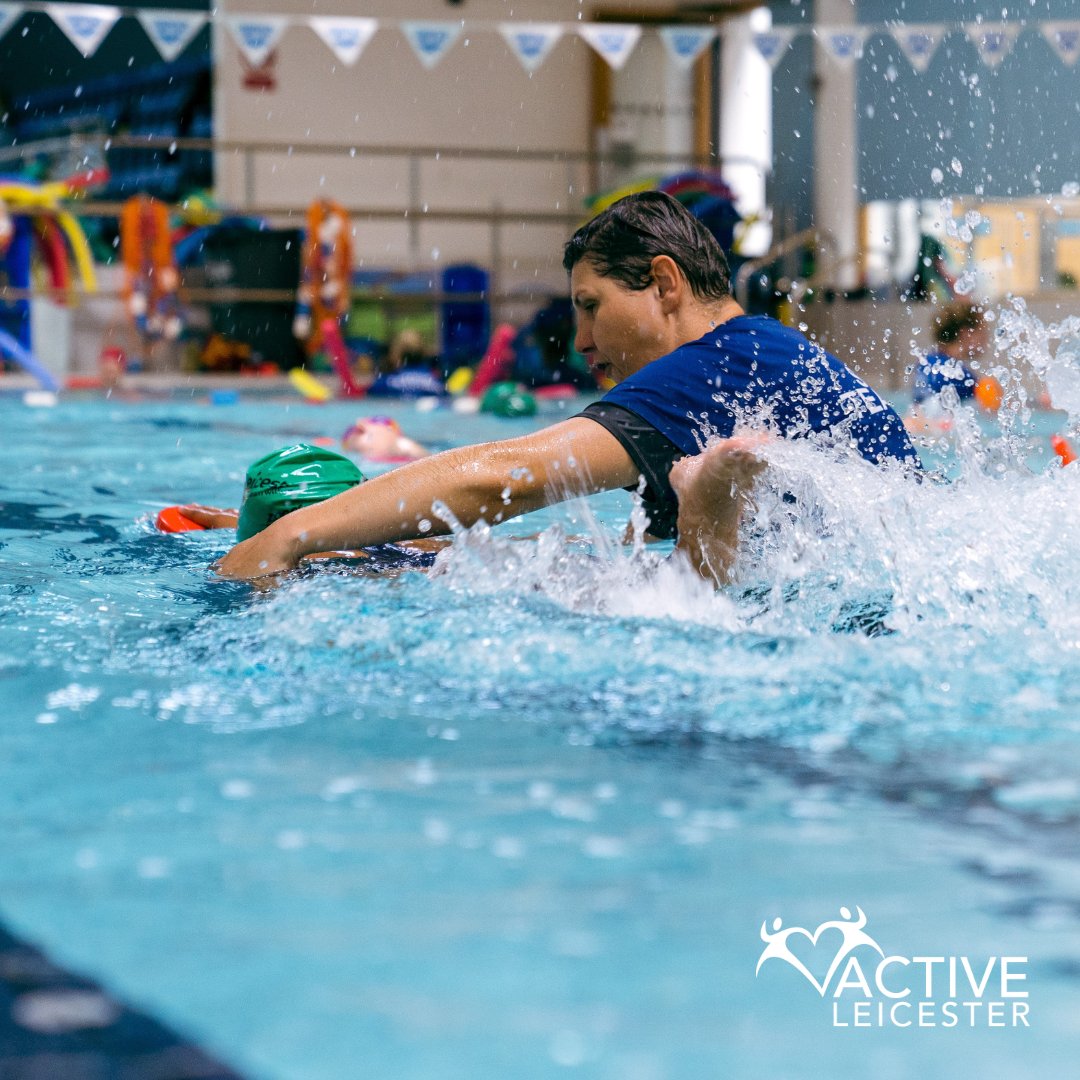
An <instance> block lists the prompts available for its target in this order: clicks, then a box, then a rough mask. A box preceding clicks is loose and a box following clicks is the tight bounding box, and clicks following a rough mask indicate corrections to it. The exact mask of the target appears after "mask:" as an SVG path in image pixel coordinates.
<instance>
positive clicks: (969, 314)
mask: <svg viewBox="0 0 1080 1080" xmlns="http://www.w3.org/2000/svg"><path fill="white" fill-rule="evenodd" d="M934 342H935V347H934V349H933V351H932V352H930V353H928V354H927V355H926V356H924V357H922V358H921V359H920V360H919V364H918V367H917V368H916V369H915V384H914V387H913V388H912V403H911V411H910V412H909V413H908V415H907V416H905V417H904V424H905V426H906V427H907V429H908V430H909V431H911V432H914V433H916V434H926V433H935V432H942V431H948V430H949V428H950V427H951V426H952V417H951V415H950V414H949V412H948V410H947V409H946V408H944V407H943V405H944V403H943V402H942V400H941V395H942V394H943V393H944V392H945V391H946V390H949V389H951V390H953V391H955V393H956V396H957V398H958V399H959V400H960V401H972V400H974V401H975V402H976V403H978V404H979V405H980V406H982V408H984V409H985V410H986V411H987V412H990V413H996V412H997V411H998V409H999V408H1000V407H1001V398H1002V390H1001V384H1000V383H999V382H998V381H997V379H995V378H994V377H993V376H992V375H980V374H979V373H978V372H977V371H975V370H973V369H972V367H971V366H970V365H971V364H973V363H978V362H979V361H980V360H981V359H982V358H983V357H984V356H986V355H988V354H989V353H990V352H991V339H990V326H989V324H988V323H987V321H986V317H985V315H984V314H983V310H982V308H980V307H977V306H976V305H975V304H970V303H968V302H967V301H966V300H957V301H954V302H952V303H950V304H947V305H946V306H945V307H943V308H942V309H941V311H940V312H938V314H937V316H936V317H935V319H934Z"/></svg>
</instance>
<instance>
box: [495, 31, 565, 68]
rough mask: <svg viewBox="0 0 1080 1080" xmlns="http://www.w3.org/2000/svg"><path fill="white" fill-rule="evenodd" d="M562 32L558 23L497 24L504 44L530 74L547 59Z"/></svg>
mask: <svg viewBox="0 0 1080 1080" xmlns="http://www.w3.org/2000/svg"><path fill="white" fill-rule="evenodd" d="M562 32H563V28H562V27H561V26H560V25H559V24H558V23H502V24H501V25H500V26H499V33H500V34H502V36H503V39H504V40H505V41H506V44H507V45H509V46H510V49H511V50H512V52H513V54H514V55H515V56H516V57H517V58H518V60H519V61H520V62H521V66H522V67H523V68H524V69H525V70H526V71H527V72H529V73H530V74H532V72H534V71H535V70H536V69H537V68H538V67H539V66H540V65H541V64H542V63H543V62H544V61H545V60H546V59H547V57H548V53H550V52H551V50H552V49H553V48H555V43H556V42H557V41H558V40H559V38H561V37H562Z"/></svg>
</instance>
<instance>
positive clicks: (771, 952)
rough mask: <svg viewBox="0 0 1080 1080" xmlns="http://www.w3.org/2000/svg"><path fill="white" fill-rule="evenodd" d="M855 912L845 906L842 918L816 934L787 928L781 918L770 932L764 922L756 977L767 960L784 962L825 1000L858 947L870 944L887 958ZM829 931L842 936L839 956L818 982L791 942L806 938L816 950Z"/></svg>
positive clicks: (823, 924)
mask: <svg viewBox="0 0 1080 1080" xmlns="http://www.w3.org/2000/svg"><path fill="white" fill-rule="evenodd" d="M855 910H856V912H858V914H857V915H856V916H853V915H852V914H851V912H850V911H849V910H848V909H847V908H846V907H842V908H841V909H840V918H839V919H829V920H828V921H827V922H823V923H821V925H820V926H818V928H817V929H816V930H813V931H811V930H807V929H806V928H805V927H802V926H788V927H785V926H784V924H783V920H782V919H780V918H779V917H777V918H775V919H773V924H772V930H771V931H770V930H769V929H768V926H767V925H766V924H765V923H762V924H761V940H762V941H764V942H765V948H764V949H763V950H762V952H761V956H760V957H759V958H758V962H757V968H756V970H755V972H754V973H755V975H756V974H758V973H759V972H760V971H761V965H762V964H764V963H765V961H766V960H783V961H784V962H785V963H786V964H790V965H791V966H792V967H793V968H794V969H795V970H796V971H797V972H799V974H800V975H802V976H803V978H805V979H806V981H807V982H809V983H810V985H811V986H812V987H814V989H815V990H817V992H818V994H819V995H820V996H821V997H824V996H825V991H826V990H827V989H828V987H829V984H830V983H831V982H832V979H833V976H834V975H835V974H836V972H837V969H838V968H839V967H840V965H841V964H842V963H843V962H844V960H845V959H846V958H847V956H848V954H849V953H851V952H852V950H854V949H857V948H859V946H861V945H868V946H869V947H870V948H872V949H873V950H874V951H875V952H876V953H877V954H878V955H879V956H882V957H884V955H885V954H884V952H882V949H881V946H880V945H878V943H877V942H876V941H875V940H874V939H873V938H872V937H871V936H870V935H869V934H867V933H866V932H865V931H864V930H863V927H865V926H866V915H865V914H864V913H863V910H862V908H859V907H857V908H856V909H855ZM830 930H835V931H837V932H838V933H839V934H840V941H839V943H838V945H837V948H836V955H835V956H833V958H832V960H831V962H830V963H829V969H828V971H826V973H825V977H824V979H821V980H818V979H817V978H816V977H815V975H814V974H813V972H811V971H810V970H809V968H807V966H806V965H805V964H804V963H803V962H802V960H800V959H799V957H798V956H796V955H795V953H793V952H792V951H791V944H790V942H791V940H792V939H793V938H805V939H806V940H807V941H808V942H809V944H810V946H811V948H813V949H816V948H817V945H818V942H819V940H820V939H821V937H822V935H824V934H825V933H826V932H827V931H830Z"/></svg>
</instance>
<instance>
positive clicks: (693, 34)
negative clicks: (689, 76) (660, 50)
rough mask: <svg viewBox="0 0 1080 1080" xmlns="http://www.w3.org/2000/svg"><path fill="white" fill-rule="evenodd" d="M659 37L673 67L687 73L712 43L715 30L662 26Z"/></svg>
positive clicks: (709, 28)
mask: <svg viewBox="0 0 1080 1080" xmlns="http://www.w3.org/2000/svg"><path fill="white" fill-rule="evenodd" d="M660 37H661V38H662V39H663V42H664V44H665V45H666V46H667V51H668V55H669V56H670V57H671V59H672V60H674V61H675V65H676V66H677V67H680V68H682V69H683V70H684V71H687V70H689V68H691V67H692V66H693V64H694V61H695V60H697V58H698V57H699V56H700V55H701V54H702V53H703V52H704V51H705V50H706V49H707V48H708V47H709V46H710V45H711V44H712V43H713V41H714V39H715V38H716V30H715V29H713V27H711V26H663V27H661V28H660Z"/></svg>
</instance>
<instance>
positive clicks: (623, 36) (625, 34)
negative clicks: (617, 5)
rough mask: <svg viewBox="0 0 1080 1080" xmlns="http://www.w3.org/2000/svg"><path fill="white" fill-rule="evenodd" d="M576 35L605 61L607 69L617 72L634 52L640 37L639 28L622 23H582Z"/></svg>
mask: <svg viewBox="0 0 1080 1080" xmlns="http://www.w3.org/2000/svg"><path fill="white" fill-rule="evenodd" d="M578 33H579V34H580V35H581V36H582V37H583V38H584V39H585V40H586V41H587V42H588V43H589V44H590V45H591V46H592V47H593V48H594V49H595V50H596V51H597V52H598V53H599V54H600V55H601V56H602V57H603V58H604V59H605V60H606V61H607V63H608V67H610V68H611V69H612V70H613V71H618V70H619V69H620V68H621V67H622V66H623V64H625V63H626V61H627V60H628V59H629V57H630V54H631V53H632V52H633V51H634V46H635V45H636V44H637V43H638V38H640V37H641V27H640V26H630V25H629V24H625V25H624V24H622V23H584V24H582V25H581V26H579V27H578Z"/></svg>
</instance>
